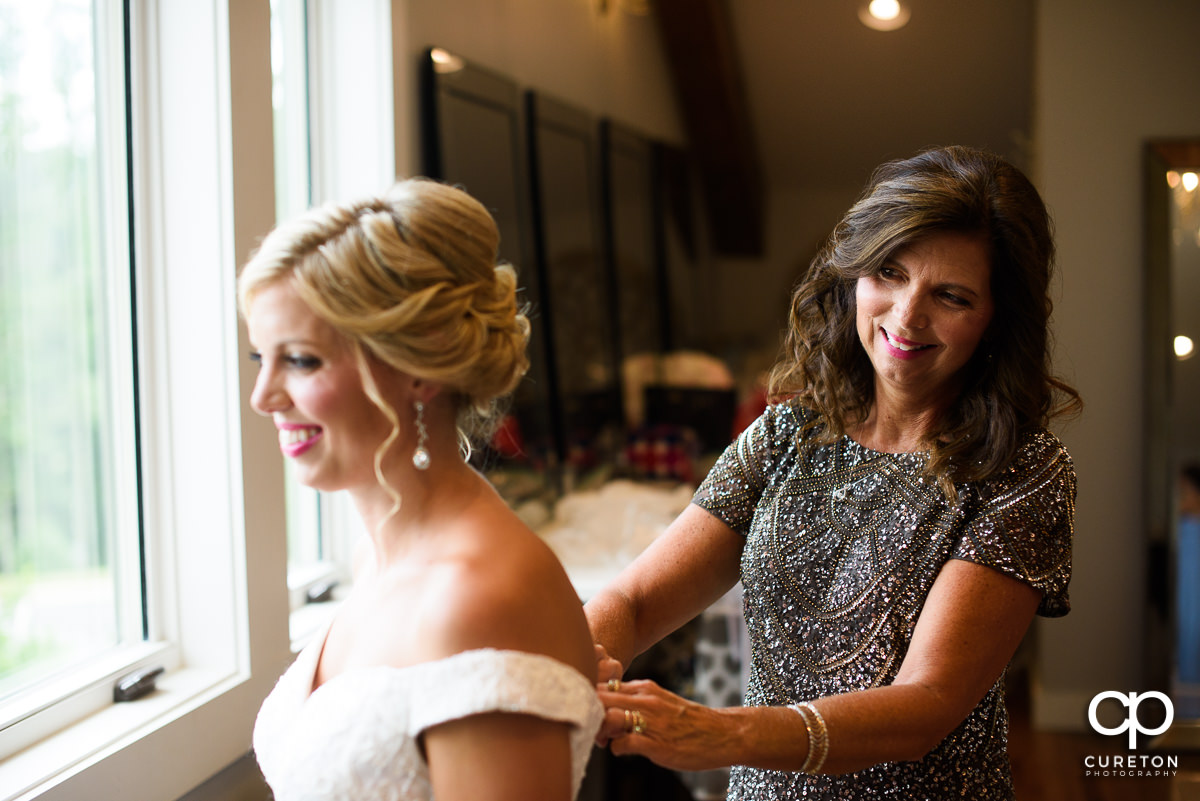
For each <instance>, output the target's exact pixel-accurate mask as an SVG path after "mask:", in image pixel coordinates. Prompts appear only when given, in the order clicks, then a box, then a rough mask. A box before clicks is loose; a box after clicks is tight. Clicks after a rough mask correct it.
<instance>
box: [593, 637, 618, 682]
mask: <svg viewBox="0 0 1200 801" xmlns="http://www.w3.org/2000/svg"><path fill="white" fill-rule="evenodd" d="M624 672H625V666H624V665H622V664H621V663H620V662H618V661H617V660H615V659H613V658H612V657H611V656H609V655H608V652H607V651H605V650H604V646H603V645H600V644H599V643H596V675H597V678H598V679H599V680H600V681H601V682H608V681H613V680H616V681H620V679H621V675H622V674H623V673H624Z"/></svg>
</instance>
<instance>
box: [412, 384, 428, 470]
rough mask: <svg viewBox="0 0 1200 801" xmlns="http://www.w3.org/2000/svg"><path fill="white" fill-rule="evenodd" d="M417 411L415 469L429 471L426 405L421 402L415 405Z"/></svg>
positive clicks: (414, 452)
mask: <svg viewBox="0 0 1200 801" xmlns="http://www.w3.org/2000/svg"><path fill="white" fill-rule="evenodd" d="M413 408H415V409H416V410H417V449H416V450H415V451H413V457H412V459H413V467H415V468H417V469H418V470H428V469H429V451H428V450H426V448H425V443H426V442H428V441H429V432H428V431H426V430H425V404H423V403H421V402H420V401H416V402H414V403H413Z"/></svg>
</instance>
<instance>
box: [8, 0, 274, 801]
mask: <svg viewBox="0 0 1200 801" xmlns="http://www.w3.org/2000/svg"><path fill="white" fill-rule="evenodd" d="M263 6H265V4H262V5H261V6H260V4H257V3H228V2H225V0H189V2H187V3H160V2H158V1H157V0H125V2H122V0H47V1H46V2H37V3H30V2H26V1H25V0H0V181H2V182H3V186H2V187H0V192H2V193H3V194H2V195H0V198H2V199H0V281H2V282H3V284H2V291H0V303H2V304H4V308H3V309H2V312H3V314H0V317H2V318H3V319H2V320H0V370H2V371H3V373H4V374H3V390H0V403H2V404H3V411H2V412H0V420H2V421H3V422H0V465H2V466H0V471H5V472H4V475H6V476H9V475H13V474H15V481H13V482H10V483H9V484H8V485H7V486H8V487H9V488H8V489H6V490H3V492H6V493H7V494H6V495H3V496H0V509H3V511H2V512H0V514H3V517H4V519H3V522H0V526H4V528H0V531H2V532H3V533H4V536H5V537H6V538H7V539H5V540H4V542H5V545H4V546H3V547H8V548H9V553H8V554H6V555H5V558H8V557H9V556H11V555H12V554H13V553H15V552H17V551H19V550H20V549H21V548H24V549H25V550H26V551H29V552H30V553H32V556H31V557H28V558H26V560H25V562H23V563H17V562H12V563H11V564H13V565H14V567H13V568H12V571H11V573H10V572H9V569H8V567H7V565H5V566H3V567H2V568H0V570H3V571H4V574H3V577H2V579H3V580H4V581H5V582H6V583H5V584H4V585H3V586H4V588H5V592H6V595H5V597H4V599H3V602H2V603H3V606H0V615H8V614H9V609H10V608H11V609H19V608H23V609H36V610H38V612H39V614H42V615H43V616H42V617H40V618H38V621H39V628H40V629H41V631H42V633H43V637H44V638H46V639H49V637H48V635H47V634H45V632H46V631H47V629H46V628H45V626H44V625H42V621H45V620H50V619H51V618H53V619H55V620H61V621H62V625H63V627H64V628H63V630H64V631H68V630H69V631H70V632H71V636H72V637H74V638H77V639H85V638H87V637H92V636H93V634H94V637H95V638H94V640H93V641H92V643H91V644H90V646H89V651H87V652H82V653H76V652H72V651H70V650H66V649H59V648H55V647H46V648H45V649H44V651H45V653H44V654H43V653H42V652H41V651H36V650H35V649H34V648H33V647H32V646H24V650H21V651H20V654H21V656H20V658H21V659H22V660H23V661H22V666H23V667H24V668H29V669H27V670H22V669H15V670H12V671H10V672H9V673H7V674H6V675H5V676H4V677H3V680H4V681H6V682H9V684H8V686H7V687H6V691H8V692H9V693H10V694H9V696H8V697H6V698H4V699H3V700H2V701H0V798H2V799H6V800H7V799H17V798H19V799H32V798H37V799H38V801H59V800H60V799H77V798H89V799H95V801H108V800H109V799H114V800H115V799H118V798H119V799H121V800H122V801H139V800H141V799H144V801H161V799H164V798H178V797H180V796H182V795H183V794H184V793H186V792H187V791H189V790H190V789H192V788H194V787H196V786H197V785H199V784H200V783H201V782H203V781H204V780H205V779H207V778H208V777H210V776H212V775H213V774H214V773H215V772H217V771H218V770H220V769H221V768H222V767H224V766H225V765H227V764H229V763H231V762H233V761H234V760H236V759H237V758H239V757H240V756H242V755H243V754H245V753H246V752H247V751H248V750H249V747H250V732H251V727H252V723H253V720H254V713H255V711H256V710H257V708H258V705H259V703H261V700H262V698H263V697H264V696H265V695H266V693H267V691H269V689H270V687H271V685H272V684H273V683H274V681H275V679H276V678H277V677H278V675H279V673H280V672H281V670H282V668H283V667H284V666H285V665H286V664H287V660H288V659H289V658H290V649H289V642H288V637H287V633H288V632H287V593H286V586H285V584H284V581H283V577H284V575H285V548H284V526H283V525H282V521H281V520H280V517H281V516H280V514H279V510H281V509H282V508H283V505H284V504H283V480H282V469H281V466H280V463H279V458H278V451H277V449H276V447H275V443H274V439H273V437H272V436H271V434H272V432H270V430H269V426H266V427H260V426H257V425H253V423H257V422H259V421H258V420H252V421H250V420H248V421H246V423H247V424H246V425H243V417H245V416H247V415H250V413H249V410H248V409H246V408H245V399H246V397H247V395H248V392H249V386H250V384H251V382H252V379H253V371H252V370H251V369H250V368H249V366H248V365H245V364H244V361H245V360H244V358H243V356H244V354H245V352H246V351H247V346H246V344H245V342H244V338H242V337H241V336H240V329H239V326H238V321H237V316H236V309H235V307H234V303H233V297H234V292H233V287H234V281H235V276H236V270H237V266H238V264H240V263H241V261H243V260H244V258H245V255H246V254H248V253H249V252H250V250H251V249H252V247H253V243H254V242H255V241H256V239H257V237H260V236H261V235H262V234H263V233H264V232H265V231H266V230H267V229H269V228H270V227H271V224H272V222H273V220H274V194H273V192H272V191H271V186H272V182H273V172H274V171H273V168H272V166H271V162H272V159H271V140H270V128H271V112H270V108H271V101H270V68H269V43H270V32H269V23H270V19H269V15H268V13H267V10H266V8H265V7H263ZM234 75H236V76H237V79H236V86H235V85H234V80H233V76H234ZM27 82H29V85H28V86H27V85H26V83H27ZM126 98H130V100H129V102H128V105H126ZM264 134H265V135H264ZM43 195H44V196H45V197H43ZM14 198H15V199H17V200H18V202H17V203H15V204H13V203H10V202H9V201H10V199H14ZM130 208H132V209H133V211H132V213H130V212H129V209H130ZM130 219H132V220H133V223H132V224H130V223H129V220H130ZM47 226H50V227H51V228H50V230H49V232H47V230H46V227H47ZM47 280H52V281H53V284H52V286H50V287H49V288H48V287H47V286H46V285H45V284H46V281H47ZM48 289H49V290H50V291H51V292H52V297H50V298H47V297H45V295H46V293H47V290H48ZM135 370H136V376H137V379H138V380H137V381H136V382H135V381H134V376H135ZM135 401H136V409H135ZM63 412H65V414H63ZM135 413H136V417H135ZM250 416H252V415H250ZM14 420H15V422H13V421H14ZM135 420H136V424H137V429H136V431H135V430H134V421H135ZM35 479H36V483H35ZM0 486H4V485H3V484H0ZM53 493H58V495H53ZM139 501H140V503H139ZM58 516H62V517H64V518H65V520H66V522H65V523H64V522H59V521H58V519H57V518H58ZM47 521H49V522H47ZM30 526H34V527H36V528H35V529H34V531H35V532H36V538H34V535H32V534H31V535H28V536H27V535H26V532H27V531H29V530H30V528H29V527H30ZM44 532H50V533H49V534H47V533H44ZM50 534H54V535H55V536H56V537H57V539H56V538H55V536H51V535H50ZM276 538H277V539H276ZM30 542H34V543H35V546H31V545H30V544H29V543H30ZM18 568H19V569H18ZM51 581H53V582H54V583H53V584H50V582H51ZM43 585H44V586H52V588H53V589H54V595H55V596H58V598H56V600H60V599H62V598H65V599H66V600H65V601H61V600H60V602H62V603H66V604H69V608H67V609H65V610H63V609H62V608H61V607H60V608H58V609H51V608H50V607H48V606H47V607H45V608H46V609H50V610H51V612H54V613H55V614H54V615H51V614H50V612H42V611H41V609H42V608H41V607H34V606H32V605H31V604H30V602H29V601H28V600H27V599H28V598H30V597H35V598H37V597H39V596H38V594H37V593H35V592H34V590H40V588H41V587H42V586H43ZM14 588H16V589H14ZM18 602H24V606H23V607H19V606H18ZM97 610H98V611H97ZM28 614H32V613H30V612H21V613H20V614H17V613H15V612H14V613H13V615H12V617H7V616H4V617H0V621H2V622H3V629H0V631H2V632H3V635H4V637H5V638H6V640H11V639H12V635H13V633H14V632H18V631H20V625H21V616H22V615H28ZM72 626H74V627H76V628H73V629H72V628H70V627H72ZM84 627H86V629H87V631H86V633H85V634H81V631H82V630H83V629H84ZM41 644H42V643H36V642H35V645H38V646H40V645H41ZM18 650H20V647H18ZM145 664H155V665H161V666H163V667H164V668H165V670H166V672H165V673H164V674H163V675H162V677H161V678H160V680H159V683H158V691H157V692H155V693H153V694H152V695H151V696H148V697H146V698H145V699H143V700H140V701H137V702H136V703H131V704H114V703H113V694H112V686H113V682H114V680H115V678H117V677H118V676H120V675H122V674H123V673H124V672H126V671H128V670H130V669H132V668H134V667H137V666H141V665H145ZM70 666H74V669H72V670H67V669H66V668H67V667H70ZM32 668H36V672H34V671H33V670H31V669H32ZM43 676H45V677H46V679H45V680H43ZM31 678H33V679H35V680H36V681H30V679H31ZM18 680H20V681H22V682H23V683H22V684H20V685H18V684H16V682H17V681H18ZM18 687H20V689H19V691H17V689H18ZM179 743H187V744H188V747H187V748H185V749H180V748H178V747H177V746H178V744H179ZM166 754H170V755H171V756H170V760H171V761H170V763H169V764H168V765H164V764H163V758H164V755H166ZM147 766H152V768H153V769H150V770H148V769H147ZM121 777H130V778H121ZM134 777H136V778H134Z"/></svg>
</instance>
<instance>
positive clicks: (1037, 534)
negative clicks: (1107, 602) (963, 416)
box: [950, 431, 1075, 617]
mask: <svg viewBox="0 0 1200 801" xmlns="http://www.w3.org/2000/svg"><path fill="white" fill-rule="evenodd" d="M974 490H975V492H977V494H978V498H977V499H976V500H977V503H972V504H971V505H970V507H971V511H970V512H969V517H970V519H969V520H968V522H967V524H966V526H965V528H964V531H963V535H962V537H961V539H960V540H959V541H958V542H957V543H956V545H955V547H954V550H953V552H952V553H951V554H950V555H951V557H952V558H955V559H964V560H966V561H969V562H975V563H977V564H981V565H986V566H988V567H991V568H994V569H995V570H999V571H1000V572H1001V573H1004V574H1005V575H1008V576H1011V577H1012V578H1015V579H1017V580H1018V581H1022V582H1024V583H1026V584H1029V585H1030V586H1032V587H1034V588H1035V589H1038V590H1040V591H1041V592H1042V601H1041V604H1040V605H1039V606H1038V614H1039V615H1042V616H1044V617H1061V616H1062V615H1065V614H1067V612H1069V611H1070V610H1071V602H1070V599H1069V597H1068V595H1067V585H1068V584H1069V583H1070V580H1071V548H1072V541H1073V539H1074V534H1075V468H1074V464H1073V463H1072V461H1071V457H1070V455H1069V454H1068V453H1067V450H1066V448H1065V447H1064V446H1063V444H1062V443H1061V442H1060V441H1059V440H1058V438H1057V437H1055V436H1054V435H1053V434H1051V433H1049V432H1048V431H1039V432H1037V433H1035V434H1032V435H1030V436H1029V437H1028V438H1027V440H1026V442H1025V444H1024V445H1023V446H1022V448H1021V450H1020V451H1018V454H1017V457H1016V458H1015V459H1014V460H1013V464H1012V465H1011V466H1010V467H1009V468H1008V469H1007V470H1006V471H1005V473H1004V474H1003V475H1002V476H1000V477H998V478H996V479H994V480H992V481H987V482H981V483H980V484H978V485H974Z"/></svg>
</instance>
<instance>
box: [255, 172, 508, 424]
mask: <svg viewBox="0 0 1200 801" xmlns="http://www.w3.org/2000/svg"><path fill="white" fill-rule="evenodd" d="M499 242H500V234H499V231H498V230H497V228H496V223H495V220H493V219H492V216H491V214H489V213H488V211H487V209H486V208H484V206H483V205H482V204H481V203H480V202H479V201H477V200H475V199H474V198H473V197H471V196H470V195H468V194H467V193H466V192H464V191H462V190H461V189H456V188H454V187H452V186H449V185H446V184H442V183H438V182H437V181H433V180H429V179H424V178H410V179H407V180H403V181H400V182H398V183H396V184H395V185H394V186H392V188H391V189H389V190H388V191H387V192H386V193H385V194H384V195H382V196H379V197H369V198H365V199H362V200H358V201H356V202H352V203H345V204H328V205H325V206H320V207H317V208H313V209H310V210H309V211H308V212H306V213H304V214H302V215H301V216H299V217H297V218H295V219H293V220H290V221H288V222H285V223H282V224H280V225H279V226H278V227H277V228H275V230H273V231H272V232H271V233H270V234H268V235H267V237H266V238H265V239H264V240H263V242H262V244H261V246H260V247H259V248H258V250H257V251H256V252H255V254H254V255H253V257H252V258H251V259H250V261H249V262H248V263H247V264H246V266H245V267H244V268H243V269H242V273H241V275H240V277H239V279H238V304H239V307H240V309H241V311H242V314H243V316H244V315H245V314H246V313H247V311H248V310H249V308H250V303H251V301H252V300H253V299H254V296H255V294H256V293H257V292H259V291H260V290H261V289H264V288H265V287H267V286H270V285H272V284H275V283H276V282H278V281H289V282H290V283H291V286H292V287H293V288H294V289H295V290H296V292H297V294H298V295H299V296H300V298H301V299H302V300H303V301H304V302H305V303H306V304H307V305H308V307H309V308H310V309H312V311H313V313H315V314H316V315H317V316H318V317H320V318H321V319H323V320H325V321H326V322H328V323H329V324H330V325H332V326H333V327H334V328H335V329H336V330H338V331H339V332H340V333H341V334H342V335H344V336H345V337H346V338H347V339H348V340H350V342H351V344H352V345H353V346H354V348H355V351H356V354H357V358H358V363H359V369H360V372H362V373H363V382H364V386H365V387H366V391H367V394H368V395H369V396H370V397H371V399H372V400H373V401H374V402H375V403H376V405H378V406H380V408H381V409H383V411H384V413H385V414H387V416H388V417H389V418H390V419H391V420H392V422H393V424H396V422H397V417H396V414H395V410H393V409H391V407H390V405H389V404H387V402H386V401H385V400H384V399H383V398H382V397H380V396H379V393H378V390H377V388H376V387H375V384H374V381H373V380H372V379H371V375H370V372H369V370H367V369H366V367H367V363H366V359H365V358H364V353H369V354H371V355H372V356H374V357H375V358H377V359H378V360H379V361H381V362H383V363H385V364H388V365H390V366H392V367H394V368H395V369H397V370H400V371H401V372H403V373H406V374H408V375H411V376H413V377H415V378H421V379H425V380H428V381H432V382H436V383H439V384H442V385H443V386H445V387H446V388H447V389H449V390H450V391H451V392H453V393H454V396H455V397H456V399H457V401H458V424H459V430H460V432H467V433H471V434H476V435H484V434H486V433H487V432H488V431H489V430H490V429H491V428H492V427H494V425H495V423H496V422H498V420H497V418H498V417H499V408H498V405H499V404H498V402H499V401H500V400H501V399H502V398H504V397H505V396H506V395H508V394H509V393H510V392H512V390H513V389H514V388H515V387H516V385H517V382H518V381H520V379H521V377H522V376H523V375H524V374H525V371H526V370H528V369H529V359H528V357H527V356H526V352H525V346H526V343H527V341H528V339H529V320H528V319H527V318H526V317H525V315H524V314H523V313H522V312H521V310H520V309H518V307H517V299H516V287H517V276H516V272H515V271H514V270H513V268H512V267H511V266H509V265H507V264H497V263H496V257H497V248H498V245H499Z"/></svg>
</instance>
